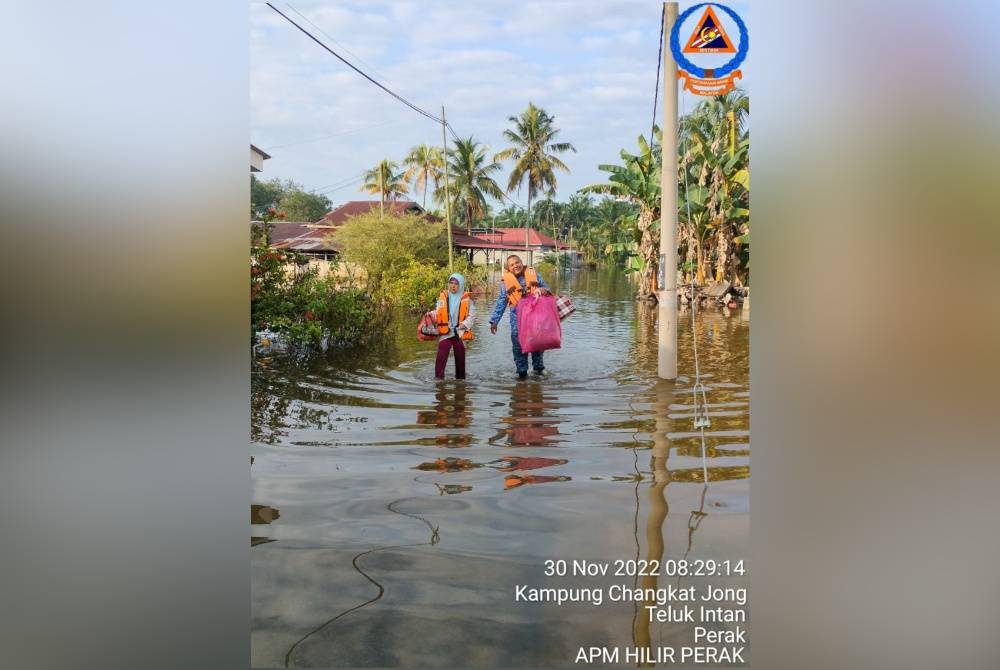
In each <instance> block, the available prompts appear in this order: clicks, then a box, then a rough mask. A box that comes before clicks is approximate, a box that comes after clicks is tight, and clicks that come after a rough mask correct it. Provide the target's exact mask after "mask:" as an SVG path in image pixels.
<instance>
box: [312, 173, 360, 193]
mask: <svg viewBox="0 0 1000 670" xmlns="http://www.w3.org/2000/svg"><path fill="white" fill-rule="evenodd" d="M364 180H365V178H364V176H361V177H355V178H354V179H351V180H350V181H347V182H343V183H340V184H337V185H335V186H333V187H332V188H327V189H325V190H322V191H314V193H316V195H323V194H325V193H333V192H334V191H339V190H341V189H345V188H347V187H349V186H356V185H357V184H359V183H361V182H363V181H364Z"/></svg>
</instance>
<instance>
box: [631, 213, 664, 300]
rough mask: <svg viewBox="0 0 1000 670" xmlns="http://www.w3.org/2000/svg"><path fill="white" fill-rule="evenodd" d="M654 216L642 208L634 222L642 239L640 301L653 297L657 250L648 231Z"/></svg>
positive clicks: (640, 251) (640, 252)
mask: <svg viewBox="0 0 1000 670" xmlns="http://www.w3.org/2000/svg"><path fill="white" fill-rule="evenodd" d="M654 215H655V212H654V211H653V210H651V209H645V208H644V209H643V210H642V211H640V212H639V218H638V219H637V221H636V226H637V227H638V229H639V232H640V233H641V234H642V237H641V238H640V239H639V254H640V255H641V256H642V259H643V261H644V263H643V268H642V273H641V274H640V275H639V297H640V298H642V299H646V298H648V297H649V296H650V295H655V293H654V281H653V280H654V277H655V276H656V265H657V261H658V260H659V253H658V251H659V250H658V249H657V248H656V246H657V245H656V241H655V240H653V235H652V233H651V232H650V230H649V229H650V226H652V225H653V218H654Z"/></svg>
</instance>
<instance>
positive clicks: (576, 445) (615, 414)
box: [250, 270, 750, 667]
mask: <svg viewBox="0 0 1000 670" xmlns="http://www.w3.org/2000/svg"><path fill="white" fill-rule="evenodd" d="M547 279H548V280H549V283H550V284H551V285H553V287H554V288H556V289H558V291H559V292H560V293H564V294H568V295H570V296H571V297H572V299H573V302H574V304H575V305H576V307H577V311H576V313H575V314H573V315H572V316H571V317H569V318H568V319H567V320H566V321H564V322H563V348H562V349H559V350H556V351H550V352H546V354H545V363H546V366H547V369H548V370H547V371H548V372H549V373H550V374H549V375H548V376H546V377H543V378H536V377H534V376H533V375H529V378H528V379H527V380H524V381H520V380H518V379H517V378H516V374H515V371H514V364H513V360H512V357H511V352H510V336H509V328H508V322H507V316H506V315H505V316H504V319H503V321H502V323H501V325H500V327H499V329H498V331H497V334H496V335H491V334H490V332H489V327H488V324H487V323H486V320H487V318H488V315H489V312H490V311H491V309H492V303H493V300H492V298H484V299H481V300H479V301H478V303H477V307H478V310H479V318H478V320H477V323H476V327H475V329H474V332H475V335H476V339H475V341H474V342H472V343H471V344H470V345H469V347H468V358H467V367H468V375H467V376H468V378H467V379H466V380H465V381H456V380H455V379H454V378H453V375H454V368H453V365H454V363H453V361H449V367H448V373H447V374H448V376H449V377H451V378H449V379H446V380H444V381H436V380H434V378H433V364H434V353H435V348H436V347H435V344H434V343H433V342H431V343H425V342H419V341H417V339H416V337H415V336H414V335H413V330H414V327H415V323H416V319H415V318H409V319H407V320H405V321H402V322H401V323H400V324H399V326H398V329H397V331H396V332H394V333H389V334H388V336H387V342H386V344H385V346H384V347H383V348H382V349H380V350H378V351H371V352H366V353H361V354H359V353H353V354H351V355H349V356H345V355H332V356H330V357H327V358H324V359H321V360H315V361H312V362H311V363H309V364H307V365H303V364H295V363H291V362H282V361H280V360H274V361H271V362H270V363H268V364H266V365H263V364H261V362H260V361H255V362H254V364H253V369H252V385H251V424H252V425H251V441H252V445H251V455H252V457H253V464H252V465H251V466H250V471H251V477H252V490H253V493H252V495H253V499H252V501H251V502H252V506H251V527H250V528H251V549H250V555H251V579H252V584H251V592H252V622H251V663H252V665H253V666H256V667H273V666H284V665H286V664H287V665H288V666H291V667H330V666H339V667H510V666H548V667H552V666H571V665H574V664H575V663H574V661H575V659H576V658H577V654H578V650H579V648H580V647H584V648H587V647H591V646H596V647H602V646H604V647H608V648H609V649H610V648H615V647H621V648H631V647H635V646H647V645H651V646H652V647H654V648H656V647H662V646H667V645H676V646H680V645H693V644H695V642H694V637H693V624H690V623H675V622H664V623H660V622H658V621H654V622H650V621H649V617H648V616H647V612H646V610H645V609H644V606H645V604H646V603H644V602H642V601H639V602H620V601H619V602H609V600H608V597H607V593H606V592H605V591H604V587H606V586H608V585H611V584H622V585H625V586H627V587H629V588H634V587H643V588H647V587H667V586H674V587H677V588H683V587H686V586H689V585H696V586H698V588H699V590H700V589H701V588H702V587H703V586H706V585H708V584H711V585H712V586H718V587H732V586H736V587H740V586H746V584H747V582H748V577H746V576H737V575H729V576H722V575H718V576H716V577H714V578H711V579H704V578H701V579H699V578H696V577H693V576H669V577H668V576H666V575H665V574H662V572H661V574H660V576H658V577H653V576H649V575H646V576H639V575H629V574H628V570H627V569H626V571H625V574H624V575H620V576H615V575H614V574H613V573H614V572H615V570H616V568H618V567H620V566H619V565H618V564H616V561H633V560H636V559H640V560H641V559H661V560H664V561H667V560H674V559H684V558H687V559H688V560H689V561H692V562H693V561H695V560H698V559H705V560H708V559H713V560H716V561H719V562H721V561H724V560H726V559H729V560H731V561H733V562H734V563H735V561H737V560H739V559H746V558H747V550H748V533H749V509H748V502H749V457H750V446H749V400H750V398H749V370H748V362H749V349H748V347H749V319H748V316H745V315H743V314H741V312H740V311H739V310H734V311H732V312H731V313H730V312H729V311H728V310H724V311H721V310H718V309H711V310H704V311H699V312H698V314H697V321H696V324H695V334H694V335H692V325H691V316H690V312H689V311H687V310H682V311H681V313H680V315H679V319H678V350H679V356H678V371H679V374H680V377H679V378H678V380H677V381H676V382H666V381H662V380H659V379H658V378H657V376H656V356H657V353H656V331H655V309H654V310H653V311H652V312H650V311H649V310H647V309H645V308H643V307H642V306H641V305H638V304H637V303H635V302H634V301H633V300H632V295H633V290H632V287H631V286H630V285H629V282H628V279H627V278H625V277H624V276H622V275H620V274H616V273H612V272H610V271H587V270H574V271H567V272H564V273H563V274H562V276H560V277H547ZM410 321H413V323H410ZM695 342H696V343H697V348H698V355H699V361H700V370H701V375H702V379H703V381H704V383H705V387H706V396H707V402H708V412H709V418H710V420H711V426H710V427H708V428H706V429H705V431H704V434H705V444H706V447H707V452H706V456H707V459H706V460H707V467H708V483H707V485H706V484H705V482H704V481H703V474H702V472H703V471H702V457H701V453H702V449H701V444H702V442H701V431H699V430H696V429H695V427H694V424H693V417H694V411H693V402H692V387H693V382H694V373H695V370H694V356H693V349H694V347H693V344H694V343H695ZM547 560H551V561H559V560H564V561H566V565H567V566H568V567H567V575H566V576H559V575H551V576H547V575H546V574H545V573H546V563H545V562H546V561H547ZM574 561H590V562H593V563H595V564H597V566H598V567H599V566H600V565H601V564H606V565H608V566H609V573H608V576H607V577H601V576H598V577H591V576H579V575H578V576H572V569H573V567H574ZM551 565H552V566H553V567H552V569H553V570H558V569H559V566H558V564H557V563H554V564H551ZM626 565H627V564H626ZM664 565H666V564H664ZM746 568H747V569H748V570H749V566H748V565H747V566H746ZM519 586H526V588H527V589H533V588H556V589H558V588H569V589H584V588H585V589H590V590H592V591H602V593H604V600H603V602H602V603H601V604H600V605H596V604H594V603H593V599H592V598H591V600H587V601H583V602H564V603H562V604H561V605H559V604H557V603H555V602H523V601H520V602H517V601H515V597H516V589H517V587H519ZM526 593H527V591H526ZM721 604H722V605H724V606H729V605H731V604H732V603H721ZM743 609H745V610H748V609H749V607H748V606H746V607H744V608H743ZM706 625H707V627H709V628H714V629H719V630H726V629H732V628H733V624H706ZM740 625H742V627H743V628H744V629H747V628H748V624H740ZM700 644H704V642H701V643H700ZM622 654H624V651H622ZM748 655H749V649H747V651H744V652H743V656H744V658H747V657H748ZM655 658H656V657H655V653H654V655H653V659H654V660H655ZM619 663H620V664H621V665H623V666H624V665H632V666H634V665H636V663H635V662H630V663H625V658H624V655H622V656H620V657H619Z"/></svg>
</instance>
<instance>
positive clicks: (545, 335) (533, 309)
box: [517, 295, 562, 354]
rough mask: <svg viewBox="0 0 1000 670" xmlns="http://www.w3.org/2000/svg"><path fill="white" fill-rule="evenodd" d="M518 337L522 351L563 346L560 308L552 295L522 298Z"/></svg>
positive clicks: (518, 316)
mask: <svg viewBox="0 0 1000 670" xmlns="http://www.w3.org/2000/svg"><path fill="white" fill-rule="evenodd" d="M517 339H518V342H519V343H520V344H521V351H523V352H524V353H526V354H529V353H531V352H533V351H547V350H549V349H559V348H560V347H561V346H562V325H560V323H559V308H558V307H557V306H556V299H555V298H554V297H553V296H551V295H534V296H526V297H524V298H521V301H520V302H519V303H518V304H517Z"/></svg>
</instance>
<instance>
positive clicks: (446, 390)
mask: <svg viewBox="0 0 1000 670" xmlns="http://www.w3.org/2000/svg"><path fill="white" fill-rule="evenodd" d="M471 421H472V403H471V402H470V400H469V393H468V387H467V386H466V383H465V382H464V381H435V391H434V408H433V409H421V410H417V425H418V426H422V427H425V428H466V427H468V426H469V424H470V422H471ZM472 441H473V435H472V434H471V433H467V432H462V433H440V434H438V435H435V436H434V444H435V445H436V446H438V447H443V448H446V449H461V448H463V447H468V446H470V445H471V444H472Z"/></svg>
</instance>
